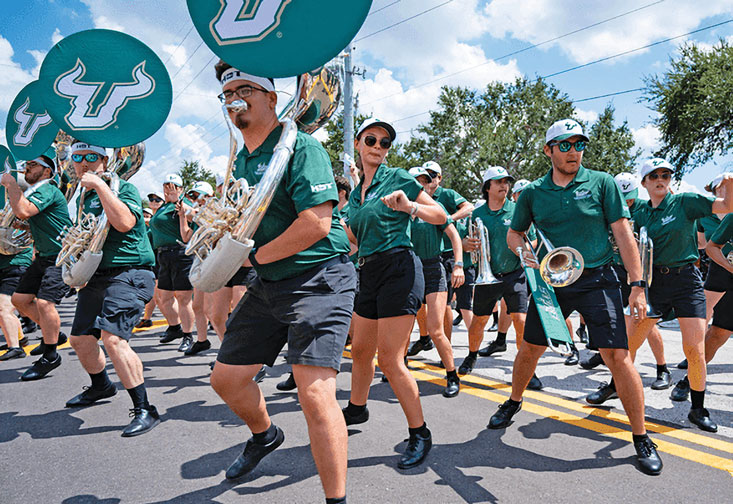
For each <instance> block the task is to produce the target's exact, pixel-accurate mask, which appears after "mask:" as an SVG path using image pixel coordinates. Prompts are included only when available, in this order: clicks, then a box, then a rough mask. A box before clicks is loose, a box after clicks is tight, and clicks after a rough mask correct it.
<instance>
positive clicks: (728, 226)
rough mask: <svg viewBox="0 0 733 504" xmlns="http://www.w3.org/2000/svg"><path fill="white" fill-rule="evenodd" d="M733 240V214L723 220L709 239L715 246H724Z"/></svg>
mask: <svg viewBox="0 0 733 504" xmlns="http://www.w3.org/2000/svg"><path fill="white" fill-rule="evenodd" d="M732 238H733V214H728V215H726V216H725V218H723V221H722V222H721V223H720V225H719V226H718V228H717V229H716V230H715V232H714V233H713V235H712V236H711V237H710V241H711V242H713V243H715V244H716V245H725V244H726V243H728V241H729V240H730V239H732Z"/></svg>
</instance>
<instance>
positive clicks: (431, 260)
mask: <svg viewBox="0 0 733 504" xmlns="http://www.w3.org/2000/svg"><path fill="white" fill-rule="evenodd" d="M420 261H422V263H423V264H426V265H427V264H437V263H440V262H441V261H440V257H431V258H429V259H420Z"/></svg>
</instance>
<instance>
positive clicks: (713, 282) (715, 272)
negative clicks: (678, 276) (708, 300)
mask: <svg viewBox="0 0 733 504" xmlns="http://www.w3.org/2000/svg"><path fill="white" fill-rule="evenodd" d="M704 288H705V290H706V291H712V292H727V291H729V290H733V275H731V274H730V273H729V272H728V270H727V269H725V268H723V267H722V266H720V265H719V264H718V263H716V262H715V261H710V266H709V267H708V274H707V276H706V277H705V284H704Z"/></svg>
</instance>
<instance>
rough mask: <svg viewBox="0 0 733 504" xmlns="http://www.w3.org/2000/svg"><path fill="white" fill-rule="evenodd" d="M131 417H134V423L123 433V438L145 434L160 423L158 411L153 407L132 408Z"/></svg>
mask: <svg viewBox="0 0 733 504" xmlns="http://www.w3.org/2000/svg"><path fill="white" fill-rule="evenodd" d="M130 416H131V417H133V418H132V422H130V425H128V426H127V427H125V429H124V430H123V431H122V437H133V436H139V435H140V434H145V433H146V432H148V431H149V430H152V429H153V427H155V426H156V425H158V424H159V423H160V415H159V414H158V410H157V409H155V406H152V405H150V406H148V407H147V408H132V409H130Z"/></svg>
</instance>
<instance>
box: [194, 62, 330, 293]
mask: <svg viewBox="0 0 733 504" xmlns="http://www.w3.org/2000/svg"><path fill="white" fill-rule="evenodd" d="M340 98H341V86H340V82H339V78H338V71H337V70H336V69H333V68H330V67H323V68H321V69H320V70H318V71H316V72H312V73H306V74H303V75H300V76H299V77H298V84H297V91H296V93H295V95H294V96H293V99H292V100H291V101H290V102H289V103H288V105H287V106H286V107H285V109H284V111H283V112H282V113H281V114H280V115H279V119H280V121H281V122H282V123H283V131H282V134H281V135H280V140H279V141H278V143H277V145H276V146H275V149H274V152H273V155H272V158H271V159H270V162H269V164H268V166H267V169H266V170H265V172H264V174H263V175H262V179H261V180H260V182H259V184H257V186H256V187H254V188H250V187H249V185H248V184H247V182H246V180H243V179H240V180H236V181H234V182H233V183H232V181H231V178H232V173H233V170H234V162H235V160H236V155H237V150H238V149H237V140H236V132H235V129H234V126H233V124H232V122H231V119H230V117H229V114H228V111H229V110H234V111H240V110H242V109H243V108H244V109H246V107H247V104H246V102H244V101H242V100H236V101H234V102H232V103H229V104H225V105H224V106H223V107H222V110H223V112H224V120H225V121H226V124H227V127H228V128H229V163H228V166H227V174H226V177H225V178H224V191H223V194H222V196H221V197H219V198H209V200H208V201H207V202H206V204H205V205H204V206H203V207H202V208H201V209H200V210H199V212H198V213H197V214H196V216H195V217H194V220H193V221H194V223H196V224H197V225H198V226H199V227H198V229H197V230H196V231H195V232H194V233H193V235H192V236H191V239H190V240H189V242H188V245H187V246H186V254H187V255H193V256H195V257H194V262H193V266H192V267H191V272H190V274H189V280H190V281H191V284H192V285H193V286H194V287H195V288H197V289H201V290H203V291H204V292H215V291H217V290H219V289H221V288H222V287H224V285H225V284H226V283H227V282H228V281H229V279H231V278H232V277H233V276H234V274H235V273H236V272H237V271H238V270H239V268H241V267H242V265H243V264H244V262H245V261H246V260H247V257H248V256H249V253H250V251H251V250H252V247H253V246H254V241H253V240H252V237H253V236H254V234H255V231H256V230H257V227H258V226H259V224H260V222H261V220H262V218H263V217H264V215H265V212H267V208H268V206H269V205H270V202H271V201H272V198H273V196H274V195H275V190H276V189H277V186H278V185H279V184H280V180H281V179H282V177H283V175H284V174H285V171H286V170H287V167H288V163H289V162H290V157H291V156H292V154H293V148H294V146H295V140H296V135H297V133H298V129H300V130H301V131H303V132H305V133H313V132H314V131H316V130H317V129H318V128H320V127H321V126H323V125H324V124H325V123H326V122H327V121H328V120H329V119H330V117H331V116H332V115H333V113H334V112H335V111H336V108H337V107H338V104H339V101H340ZM296 122H297V123H298V124H297V125H296Z"/></svg>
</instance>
